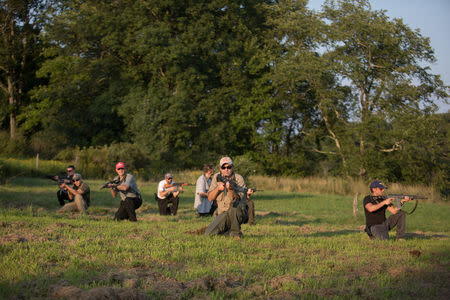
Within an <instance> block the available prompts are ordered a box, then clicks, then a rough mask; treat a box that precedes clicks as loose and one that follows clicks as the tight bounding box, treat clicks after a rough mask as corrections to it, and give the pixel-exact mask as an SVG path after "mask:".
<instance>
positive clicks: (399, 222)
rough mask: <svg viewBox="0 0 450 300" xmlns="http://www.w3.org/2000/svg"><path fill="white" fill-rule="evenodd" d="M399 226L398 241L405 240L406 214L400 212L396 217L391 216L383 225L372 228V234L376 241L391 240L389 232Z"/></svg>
mask: <svg viewBox="0 0 450 300" xmlns="http://www.w3.org/2000/svg"><path fill="white" fill-rule="evenodd" d="M395 226H397V239H400V238H403V236H404V235H405V230H406V213H405V212H404V211H399V212H398V213H396V214H395V215H390V216H389V218H387V220H386V221H384V222H383V223H381V224H377V225H372V226H370V232H371V233H372V236H373V237H374V238H376V239H380V240H387V239H389V230H391V229H392V228H394V227H395Z"/></svg>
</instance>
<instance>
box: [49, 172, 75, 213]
mask: <svg viewBox="0 0 450 300" xmlns="http://www.w3.org/2000/svg"><path fill="white" fill-rule="evenodd" d="M66 172H67V175H66V176H53V178H52V179H53V180H55V181H58V182H59V181H70V182H72V181H73V179H72V177H73V175H74V174H75V167H74V166H72V165H71V166H68V167H67V168H66ZM56 197H58V202H59V205H61V206H64V204H66V201H67V202H72V201H73V200H71V199H70V198H69V193H68V192H67V189H66V188H65V187H64V185H63V184H61V185H60V186H59V190H58V191H57V192H56Z"/></svg>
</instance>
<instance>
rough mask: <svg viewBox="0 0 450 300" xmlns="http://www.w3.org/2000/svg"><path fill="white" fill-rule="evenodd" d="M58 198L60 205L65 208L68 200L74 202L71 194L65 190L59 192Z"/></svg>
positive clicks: (57, 193)
mask: <svg viewBox="0 0 450 300" xmlns="http://www.w3.org/2000/svg"><path fill="white" fill-rule="evenodd" d="M56 197H57V198H58V202H59V205H61V206H64V204H66V200H67V201H68V202H72V201H73V200H71V199H70V198H69V194H68V193H67V191H65V190H58V191H57V192H56Z"/></svg>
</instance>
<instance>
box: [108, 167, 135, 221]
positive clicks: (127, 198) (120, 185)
mask: <svg viewBox="0 0 450 300" xmlns="http://www.w3.org/2000/svg"><path fill="white" fill-rule="evenodd" d="M116 172H117V176H116V177H115V178H114V180H113V181H114V182H117V183H114V184H113V183H109V184H108V185H107V187H109V188H110V190H111V195H112V197H113V198H115V197H116V195H117V193H119V194H120V198H121V201H120V206H119V209H118V210H117V212H116V214H115V216H114V220H125V219H128V220H130V221H132V222H136V221H137V219H136V209H138V208H139V207H140V206H141V205H142V197H141V192H140V191H139V189H138V187H137V184H136V180H135V179H134V176H133V175H131V174H129V173H126V172H125V164H124V163H123V162H118V163H117V164H116Z"/></svg>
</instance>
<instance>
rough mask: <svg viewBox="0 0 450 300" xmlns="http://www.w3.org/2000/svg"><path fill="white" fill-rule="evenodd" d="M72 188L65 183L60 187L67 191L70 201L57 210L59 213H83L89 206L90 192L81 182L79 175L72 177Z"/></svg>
mask: <svg viewBox="0 0 450 300" xmlns="http://www.w3.org/2000/svg"><path fill="white" fill-rule="evenodd" d="M72 180H73V186H72V185H68V184H66V183H63V184H62V187H63V188H64V189H65V190H66V191H67V194H68V197H69V199H70V200H71V201H70V202H69V203H67V204H65V205H64V206H63V207H61V208H60V209H59V212H76V211H78V212H81V213H84V212H85V211H86V209H87V208H88V207H89V205H90V204H91V190H90V189H89V186H88V185H87V184H86V183H85V182H83V180H82V178H81V175H80V174H78V173H75V174H73V176H72Z"/></svg>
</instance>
